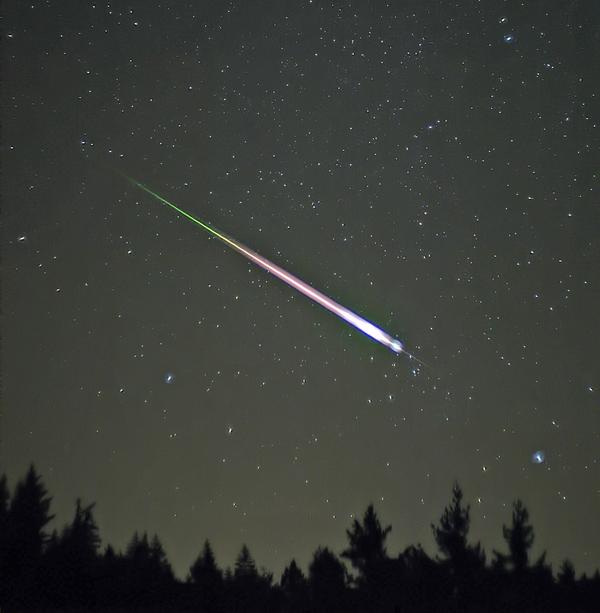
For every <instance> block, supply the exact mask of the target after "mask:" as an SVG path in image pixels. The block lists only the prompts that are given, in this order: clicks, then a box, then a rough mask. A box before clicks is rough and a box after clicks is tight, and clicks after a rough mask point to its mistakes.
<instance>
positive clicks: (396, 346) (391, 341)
mask: <svg viewBox="0 0 600 613" xmlns="http://www.w3.org/2000/svg"><path fill="white" fill-rule="evenodd" d="M124 176H125V178H126V179H127V180H128V181H130V182H131V183H133V185H135V186H136V187H138V188H140V189H141V190H143V191H145V192H146V193H148V194H150V195H151V196H153V197H154V198H156V199H157V200H158V201H159V202H161V203H162V204H164V205H166V206H168V207H170V208H171V209H173V210H174V211H177V212H178V213H179V214H180V215H183V217H186V218H187V219H189V220H190V221H193V222H194V223H195V224H196V225H198V226H200V227H201V228H202V229H204V230H206V231H207V232H208V233H209V234H211V235H212V236H214V237H216V238H218V239H219V240H221V241H223V242H224V243H225V244H226V245H227V246H229V247H231V248H232V249H234V250H235V251H237V252H238V253H241V254H242V255H243V256H244V257H246V258H248V259H249V260H250V261H251V262H254V263H255V264H256V265H257V266H260V267H261V268H263V269H264V270H266V271H267V272H270V273H271V274H272V275H274V276H276V277H277V278H278V279H281V280H282V281H283V282H284V283H287V284H288V285H290V286H291V287H293V288H294V289H297V290H298V291H299V292H301V293H302V294H304V295H305V296H307V297H308V298H310V299H311V300H313V301H314V302H316V303H317V304H320V305H321V306H322V307H324V308H326V309H327V310H329V311H331V312H332V313H333V314H334V315H337V316H338V317H340V318H341V319H343V320H344V321H347V322H348V323H349V324H351V325H352V326H354V327H355V328H356V329H358V330H360V331H361V332H362V333H363V334H366V335H367V336H369V337H371V338H372V339H373V340H375V341H377V342H378V343H381V344H382V345H385V346H386V347H387V348H388V349H390V350H391V351H393V352H394V353H397V354H401V353H405V354H406V355H407V356H408V357H409V358H411V359H417V358H415V357H414V356H413V355H411V354H410V353H409V352H408V351H406V349H405V348H404V345H403V343H402V341H400V340H398V339H397V338H394V337H393V336H391V335H390V334H388V333H387V332H385V331H384V330H382V329H381V328H378V327H377V326H376V325H374V324H372V323H371V322H369V321H367V320H366V319H364V318H363V317H361V316H360V315H357V314H356V313H353V312H352V311H351V310H350V309H347V308H346V307H344V306H342V305H341V304H338V303H337V302H335V301H334V300H332V299H331V298H329V297H327V296H325V294H323V293H321V292H320V291H319V290H317V289H315V288H314V287H312V286H310V285H309V284H308V283H306V282H304V281H302V280H301V279H299V278H298V277H296V276H294V275H293V274H291V273H289V272H287V271H285V270H284V269H283V268H281V267H280V266H277V264H274V263H273V262H271V261H270V260H267V258H265V257H263V256H262V255H259V254H258V253H256V251H253V250H252V249H250V248H249V247H246V246H245V245H243V244H242V243H240V242H238V241H236V240H235V239H234V238H232V237H231V236H228V235H227V234H225V233H223V232H220V231H219V230H217V229H215V228H213V227H212V226H210V225H209V224H207V223H206V222H204V221H201V220H200V219H197V218H196V217H194V216H193V215H190V214H189V213H187V212H186V211H184V210H183V209H181V208H179V207H178V206H177V205H175V204H173V203H172V202H169V201H168V200H167V199H166V198H163V197H162V196H161V195H159V194H157V193H156V192H154V191H152V190H151V189H150V188H149V187H147V186H146V185H144V184H143V183H140V182H139V181H136V180H135V179H132V178H131V177H127V176H126V175H124ZM417 361H420V360H417Z"/></svg>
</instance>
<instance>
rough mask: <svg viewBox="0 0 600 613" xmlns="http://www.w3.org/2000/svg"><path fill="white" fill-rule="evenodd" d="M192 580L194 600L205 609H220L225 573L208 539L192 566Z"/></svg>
mask: <svg viewBox="0 0 600 613" xmlns="http://www.w3.org/2000/svg"><path fill="white" fill-rule="evenodd" d="M190 581H191V583H192V584H193V586H194V591H193V595H194V601H195V602H196V603H197V604H198V606H199V607H200V608H201V609H202V610H205V611H211V612H212V611H218V610H220V607H221V601H222V598H223V573H222V572H221V570H220V569H219V567H218V566H217V562H216V560H215V555H214V553H213V550H212V547H211V546H210V543H209V541H208V540H206V541H204V547H203V548H202V552H201V553H200V555H199V556H198V557H197V558H196V561H195V562H194V563H193V564H192V566H191V567H190Z"/></svg>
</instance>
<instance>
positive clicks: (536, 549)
mask: <svg viewBox="0 0 600 613" xmlns="http://www.w3.org/2000/svg"><path fill="white" fill-rule="evenodd" d="M31 466H32V465H30V467H31ZM38 474H40V476H41V477H42V481H43V482H44V483H45V484H46V485H48V482H47V480H46V478H45V475H43V474H41V473H38ZM0 476H1V475H0ZM16 483H17V480H15V487H16ZM7 485H8V486H9V488H10V480H8V479H7ZM10 489H14V488H10ZM49 489H51V488H49ZM450 489H451V488H450V487H448V488H447V491H446V492H445V493H446V498H447V497H448V493H449V492H450ZM467 494H468V492H467ZM77 500H79V501H81V503H82V505H83V506H88V505H90V504H91V505H93V508H94V517H95V518H96V520H97V519H98V517H99V516H102V515H105V513H102V507H103V505H102V501H98V500H95V499H90V500H87V499H82V498H80V497H77V498H76V499H75V500H74V501H73V502H72V505H71V514H70V515H68V516H67V517H64V518H62V517H59V516H58V515H57V514H54V513H53V514H52V515H53V518H52V520H51V521H50V522H49V524H48V530H49V531H50V532H52V531H55V530H56V531H57V533H58V534H60V532H61V530H62V529H63V528H64V527H65V526H67V525H68V524H69V522H70V520H71V519H72V515H73V510H74V508H75V503H76V501H77ZM515 500H516V499H515ZM466 502H467V504H469V505H470V506H471V507H472V501H470V500H469V497H468V495H467V496H466ZM512 502H514V500H513V501H512ZM512 502H511V503H510V505H507V512H506V518H505V520H504V523H508V522H509V519H510V514H511V512H512ZM525 502H527V501H526V500H525ZM54 503H55V499H54V497H52V504H53V505H54ZM371 505H372V506H374V508H375V509H376V510H378V505H377V503H376V501H367V502H366V503H365V504H364V505H363V507H362V510H361V511H360V512H358V513H354V514H352V516H351V517H350V516H349V517H347V518H346V520H347V522H346V525H345V526H342V530H341V535H337V536H341V539H337V540H336V539H333V540H332V542H333V543H338V546H337V547H336V546H332V542H330V541H328V542H326V543H318V542H317V543H315V545H314V546H313V547H312V551H311V553H310V554H309V555H308V557H304V559H303V556H298V555H295V554H294V552H292V556H291V558H290V557H289V556H288V558H287V559H283V561H282V563H281V565H280V566H275V567H271V566H268V565H266V564H263V563H262V561H261V558H260V555H254V553H255V551H260V550H261V545H262V546H263V547H264V546H266V547H267V548H272V547H274V546H276V545H277V543H274V542H269V541H265V542H263V543H258V544H257V543H252V541H243V544H244V545H247V546H248V547H249V549H250V551H251V552H252V553H253V555H254V559H255V560H256V562H257V566H258V568H259V569H260V568H265V569H266V570H268V571H270V572H273V574H274V576H275V577H278V576H280V575H281V573H282V572H283V571H284V569H285V568H286V567H287V565H288V564H289V562H290V560H291V559H292V558H293V559H294V560H295V561H296V563H297V564H298V566H299V567H300V569H301V570H303V571H306V570H307V568H308V565H309V562H310V559H311V558H312V555H313V553H314V551H315V550H316V549H317V547H319V546H321V545H323V544H324V545H326V546H327V547H329V548H330V549H331V550H332V551H334V552H336V551H341V550H342V549H343V548H344V547H345V545H346V541H347V538H346V530H347V529H348V527H349V526H350V525H351V523H352V522H353V521H354V520H356V519H359V518H360V517H361V514H362V512H363V511H364V509H365V508H367V507H368V506H371ZM440 510H441V509H440ZM380 516H381V519H382V521H384V522H386V523H387V521H391V525H392V526H394V522H393V518H389V517H387V516H383V515H380ZM438 517H439V513H438V515H434V516H432V517H431V518H425V519H424V525H425V526H426V528H427V532H428V533H429V539H426V540H425V542H423V541H414V542H413V541H412V540H411V539H410V537H406V538H404V535H403V540H404V541H405V543H404V545H403V546H400V547H394V546H393V545H392V546H390V545H391V543H393V542H394V538H393V537H394V534H395V532H397V531H396V530H394V529H392V530H391V533H390V534H389V535H388V537H387V542H388V547H387V550H388V553H391V555H397V554H400V553H401V552H402V551H404V550H405V549H406V548H407V547H410V546H416V545H418V546H420V547H422V548H423V550H424V551H425V553H427V554H428V555H432V556H435V554H436V547H435V540H434V538H433V536H432V534H431V525H432V523H433V522H435V521H436V520H437V519H438ZM531 519H532V521H533V522H534V524H535V517H532V518H531ZM470 524H471V525H470V535H471V538H472V540H473V541H475V542H481V539H480V538H479V537H478V536H477V532H476V531H475V530H474V529H473V521H472V519H471V520H470ZM97 525H98V528H99V534H100V538H101V541H100V548H101V550H104V549H105V548H106V547H108V546H110V547H111V548H112V549H114V550H115V552H117V553H118V552H121V553H122V552H124V551H125V550H126V548H127V545H128V544H129V543H130V542H131V538H132V536H133V534H134V532H136V533H138V534H142V533H147V534H149V535H154V534H156V535H158V536H159V537H160V538H161V543H162V545H163V547H164V549H165V552H166V554H167V558H168V559H169V562H170V565H171V567H172V568H173V572H174V575H175V577H176V578H177V579H178V580H181V581H185V580H186V578H187V575H188V574H189V570H190V566H191V565H192V563H193V561H194V559H195V558H196V556H197V554H198V551H199V550H200V548H201V546H202V543H204V541H205V540H208V541H209V542H210V543H211V547H212V549H213V551H214V552H215V557H216V561H217V563H218V564H219V566H220V567H221V568H222V569H226V568H232V567H233V565H234V562H235V560H236V558H237V556H238V554H239V549H240V546H241V542H240V543H238V546H237V548H235V545H233V547H234V549H235V551H234V554H233V555H231V556H230V558H229V559H227V558H226V556H223V555H221V550H222V547H221V546H220V544H219V542H217V541H216V540H214V539H213V538H211V536H210V534H211V528H210V526H207V528H206V533H203V532H201V529H199V532H198V534H194V535H189V536H191V538H189V539H188V540H189V542H191V543H195V542H197V547H196V549H197V550H198V551H196V552H195V553H194V554H193V556H192V557H191V558H190V560H188V561H187V562H185V561H183V562H180V563H179V564H177V563H175V562H174V560H177V559H179V558H178V556H176V555H173V552H172V551H171V550H170V547H169V545H168V541H166V540H164V539H163V537H162V535H160V534H159V531H158V530H156V529H154V528H153V527H152V526H146V525H145V526H144V527H143V529H139V527H133V528H132V529H131V530H129V533H128V536H127V537H126V538H125V539H124V540H123V542H121V543H115V542H113V541H109V540H106V539H104V538H103V537H102V535H103V530H102V524H101V522H100V521H97ZM497 533H498V539H497V542H496V543H495V544H494V545H491V544H488V543H485V542H484V543H482V545H483V550H484V551H485V552H487V553H488V554H490V553H491V552H492V551H493V550H497V549H498V548H502V544H503V543H505V541H504V539H503V537H502V527H501V525H500V526H499V527H498V530H497ZM334 536H335V535H334ZM192 548H193V546H192ZM542 554H544V557H545V561H546V562H547V563H548V565H549V567H550V568H551V569H552V572H553V574H554V575H556V573H557V571H558V569H559V568H560V565H561V564H562V563H563V562H564V561H565V559H567V560H570V561H572V558H571V557H570V556H569V555H568V553H565V554H561V552H554V553H553V554H552V555H551V554H549V553H548V549H547V548H546V547H544V545H543V543H541V542H540V539H538V538H536V539H535V541H534V542H533V545H532V548H531V555H532V557H533V558H539V556H541V555H542ZM348 570H349V572H350V573H351V572H352V569H351V568H350V569H348ZM575 570H576V572H577V577H580V576H582V575H587V576H592V575H593V574H594V573H596V572H598V571H599V570H600V552H599V554H598V556H597V560H596V561H594V560H593V559H590V560H589V565H588V566H586V567H585V568H579V567H577V566H576V565H575Z"/></svg>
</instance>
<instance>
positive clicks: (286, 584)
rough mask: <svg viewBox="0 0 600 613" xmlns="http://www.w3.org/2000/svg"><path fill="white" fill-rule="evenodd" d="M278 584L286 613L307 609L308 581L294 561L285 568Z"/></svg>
mask: <svg viewBox="0 0 600 613" xmlns="http://www.w3.org/2000/svg"><path fill="white" fill-rule="evenodd" d="M279 584H280V586H281V591H282V593H283V603H284V610H285V611H286V612H288V613H300V612H302V611H306V610H307V609H308V602H309V601H308V581H307V580H306V577H305V576H304V574H303V572H302V571H301V570H300V568H299V567H298V565H297V564H296V560H292V561H291V562H290V563H289V565H288V566H286V567H285V569H284V571H283V574H282V575H281V581H280V582H279Z"/></svg>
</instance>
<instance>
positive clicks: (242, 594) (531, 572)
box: [0, 466, 600, 613]
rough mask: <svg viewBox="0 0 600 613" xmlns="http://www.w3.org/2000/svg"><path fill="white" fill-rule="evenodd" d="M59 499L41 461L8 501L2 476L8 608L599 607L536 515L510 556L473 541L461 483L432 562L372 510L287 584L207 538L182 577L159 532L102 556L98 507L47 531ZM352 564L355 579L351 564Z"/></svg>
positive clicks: (298, 611) (0, 540)
mask: <svg viewBox="0 0 600 613" xmlns="http://www.w3.org/2000/svg"><path fill="white" fill-rule="evenodd" d="M50 503H51V498H50V497H49V496H48V492H47V490H46V488H45V487H44V485H43V482H42V480H41V478H40V476H39V475H38V474H37V472H36V470H35V468H34V467H33V466H31V467H30V469H29V471H28V472H27V475H26V476H25V477H24V479H22V480H21V481H19V483H18V484H17V485H16V487H15V489H14V492H13V495H12V497H11V495H10V492H9V490H8V487H7V481H6V476H3V477H2V478H1V479H0V608H1V610H2V611H3V612H5V611H6V612H10V611H16V612H18V611H49V612H50V611H65V612H73V613H74V612H79V611H98V612H104V611H116V612H119V611H122V612H124V611H140V612H141V611H156V612H158V611H174V612H181V613H186V612H192V611H197V612H198V613H203V612H206V613H230V612H231V613H234V612H236V613H237V612H240V613H241V612H244V613H254V612H257V613H258V612H261V613H305V612H306V613H308V612H311V613H325V612H328V613H331V612H349V613H359V612H361V613H362V612H365V613H367V612H368V613H388V612H389V613H405V612H406V613H411V612H414V613H430V612H431V613H433V612H438V611H439V612H441V611H444V612H446V611H447V612H456V613H459V612H460V613H467V612H471V611H473V612H475V611H477V612H482V611H486V612H487V611H489V612H492V613H493V612H503V613H504V612H506V611H511V612H517V613H518V612H525V611H528V612H529V611H531V612H534V611H535V612H550V613H552V612H565V613H567V612H568V613H579V612H581V613H586V612H588V611H589V612H590V613H591V612H592V611H593V612H594V613H596V612H597V611H599V610H600V574H599V573H598V571H596V573H595V574H594V576H593V577H586V575H585V574H584V575H582V576H581V577H579V578H577V577H576V574H575V569H574V568H573V565H572V564H571V563H570V562H569V561H568V560H565V561H564V562H563V564H562V565H561V567H560V569H559V571H558V573H557V574H556V575H554V574H553V572H552V569H551V567H550V565H549V564H548V563H547V562H546V561H545V555H542V556H541V557H540V558H539V559H537V560H531V559H530V550H531V547H532V545H533V541H534V532H533V528H532V526H531V524H530V521H529V514H528V512H527V509H526V508H525V506H524V505H523V503H522V502H521V501H516V502H515V503H514V505H513V510H512V518H511V522H510V524H509V525H506V526H503V528H502V533H503V536H504V539H505V541H506V551H505V552H500V551H494V552H493V553H492V556H491V558H490V560H489V561H488V560H487V559H486V555H485V553H484V551H483V549H482V547H481V545H480V543H471V542H470V541H469V539H468V535H469V524H470V517H469V505H466V504H465V503H464V502H463V494H462V491H461V489H460V487H459V485H458V484H455V485H454V487H453V490H452V500H451V501H450V504H449V505H448V506H447V507H446V508H445V509H444V511H443V513H442V515H441V517H440V520H439V522H438V523H437V524H435V525H432V530H433V536H434V538H435V542H436V544H437V547H438V550H439V552H438V554H437V555H436V556H435V557H431V556H429V555H428V554H427V553H426V552H425V551H424V550H423V549H422V547H421V546H420V545H417V546H410V547H408V548H407V549H405V550H404V551H403V552H401V553H400V554H398V555H391V554H389V553H388V552H387V550H386V545H385V543H386V539H387V536H388V534H389V532H390V530H391V527H390V526H382V524H381V523H380V520H379V518H378V517H377V513H376V512H375V510H374V508H373V506H372V505H370V506H369V507H368V508H367V510H366V512H365V514H364V516H363V517H362V519H361V520H358V519H356V520H354V522H353V523H352V525H351V526H350V528H349V529H348V530H347V531H346V533H347V537H348V544H347V547H346V548H345V549H344V551H342V552H340V555H339V556H338V555H336V554H335V553H334V552H332V551H331V550H329V549H328V548H327V547H319V548H318V549H317V550H316V551H315V553H314V555H313V557H312V560H311V562H310V564H309V567H308V573H307V574H306V575H305V574H304V573H303V572H302V570H301V569H300V568H299V567H298V565H297V564H296V562H295V561H294V560H292V561H291V562H290V563H289V565H288V566H287V567H286V568H285V570H284V572H283V574H282V576H281V578H280V580H279V582H275V581H274V580H273V575H272V574H271V573H269V572H266V571H264V570H258V569H257V566H256V563H255V561H254V559H253V558H252V555H251V553H250V551H249V550H248V548H247V547H246V546H245V545H244V546H243V547H242V548H241V551H240V553H239V555H238V557H237V560H236V562H235V565H234V567H233V568H227V569H225V570H222V569H221V568H219V566H218V564H217V562H216V560H215V556H214V554H213V550H212V548H211V546H210V543H209V542H208V541H205V543H204V546H203V547H202V549H201V551H200V553H199V555H198V558H197V559H196V560H195V561H194V563H193V564H192V565H191V567H190V569H189V574H188V577H187V578H186V580H185V581H180V580H178V579H177V578H175V576H174V574H173V571H172V569H171V566H170V564H169V561H168V560H167V556H166V555H165V552H164V549H163V547H162V544H161V542H160V540H159V539H158V537H157V536H156V535H154V536H152V537H149V536H148V535H147V534H146V533H144V534H138V533H137V532H136V533H135V534H134V535H133V537H132V539H131V541H130V543H129V544H128V545H127V547H126V549H125V551H124V552H117V551H115V550H114V549H113V548H112V547H111V546H110V545H108V546H106V547H105V548H104V550H101V549H100V536H99V532H98V526H97V524H96V522H95V520H94V514H93V509H94V505H87V506H86V505H83V504H82V503H81V501H80V500H78V501H77V503H76V506H75V513H74V517H73V519H72V521H71V522H70V523H69V524H67V525H66V526H65V527H64V528H63V530H62V531H61V532H60V533H57V532H56V531H54V532H52V533H48V531H47V526H48V524H49V522H50V521H51V520H52V518H53V516H52V515H51V514H50ZM344 561H345V562H346V563H348V565H349V567H350V568H351V569H352V571H353V572H352V574H351V573H350V572H349V570H348V567H347V566H346V564H345V563H344Z"/></svg>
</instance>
